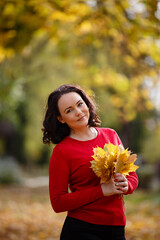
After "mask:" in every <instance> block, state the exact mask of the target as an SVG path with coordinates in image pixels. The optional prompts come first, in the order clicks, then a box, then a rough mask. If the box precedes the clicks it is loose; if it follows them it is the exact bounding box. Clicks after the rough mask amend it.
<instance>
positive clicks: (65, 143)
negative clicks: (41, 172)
mask: <svg viewBox="0 0 160 240" xmlns="http://www.w3.org/2000/svg"><path fill="white" fill-rule="evenodd" d="M96 129H97V131H98V135H97V137H96V138H94V139H92V140H88V141H79V140H75V139H72V138H70V137H69V136H68V137H66V138H65V139H63V140H62V141H61V142H60V143H59V144H57V145H56V146H55V148H54V150H53V153H52V156H51V160H50V164H49V192H50V200H51V204H52V207H53V209H54V211H55V212H64V211H68V216H70V217H73V218H77V219H80V220H83V221H86V222H90V223H95V224H101V225H125V223H126V219H125V215H124V206H123V202H122V200H121V198H120V197H119V195H112V196H109V197H108V196H107V197H106V196H104V195H103V192H102V189H101V185H100V179H99V178H98V177H97V176H96V175H95V174H94V172H93V171H92V169H91V168H90V166H91V163H90V161H92V160H93V158H92V156H93V148H94V147H97V146H99V147H101V148H103V147H104V145H105V143H108V142H111V143H113V144H115V145H119V144H122V143H121V140H120V139H119V137H118V135H117V133H116V132H115V131H114V130H112V129H109V128H96ZM127 179H128V184H129V189H128V192H127V193H126V194H130V193H132V192H133V191H134V190H135V189H136V187H137V185H138V178H137V175H136V173H135V172H132V173H130V175H129V176H128V177H127ZM68 186H69V189H70V191H69V192H68Z"/></svg>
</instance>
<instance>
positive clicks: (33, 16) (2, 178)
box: [0, 0, 160, 240]
mask: <svg viewBox="0 0 160 240" xmlns="http://www.w3.org/2000/svg"><path fill="white" fill-rule="evenodd" d="M0 19H1V20H0V225H1V227H0V240H14V239H18V240H21V239H22V240H34V239H36V240H37V239H46V240H51V239H55V240H58V236H59V232H60V229H61V226H62V223H63V219H64V217H65V214H63V213H62V214H55V213H54V212H53V211H52V209H51V206H50V202H49V196H48V186H47V185H48V163H49V159H50V154H51V152H52V149H53V147H54V146H50V147H49V146H46V145H44V144H43V143H42V132H41V128H42V122H43V117H44V113H45V107H46V102H47V97H48V95H49V93H50V92H51V91H53V90H54V89H55V88H57V87H58V86H59V85H61V84H64V83H71V84H78V85H80V86H82V87H83V88H84V89H85V90H86V91H87V93H88V94H89V95H91V96H95V100H96V102H97V105H98V113H99V115H100V118H101V120H102V127H110V128H114V129H115V130H116V131H117V133H118V134H119V136H120V138H121V139H122V142H123V143H124V146H125V147H129V149H130V150H132V151H133V152H134V153H137V154H138V160H137V162H136V164H137V165H139V166H140V167H139V169H138V171H137V173H138V176H139V180H140V183H139V187H138V189H137V190H136V192H135V193H134V194H133V195H131V196H126V197H125V202H126V215H127V219H128V221H127V228H126V235H127V240H141V239H142V240H143V239H145V240H150V239H158V238H160V230H159V224H160V1H159V0H123V1H118V0H79V1H78V0H77V1H76V0H38V1H36V0H3V1H1V2H0Z"/></svg>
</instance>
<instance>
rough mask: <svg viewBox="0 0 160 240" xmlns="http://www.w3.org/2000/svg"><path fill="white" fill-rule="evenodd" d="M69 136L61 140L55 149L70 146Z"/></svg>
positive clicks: (61, 149)
mask: <svg viewBox="0 0 160 240" xmlns="http://www.w3.org/2000/svg"><path fill="white" fill-rule="evenodd" d="M69 142H70V141H69V138H68V137H65V138H64V139H63V140H62V141H61V142H59V143H58V144H56V145H55V147H54V149H53V151H60V152H61V151H63V150H64V149H67V148H68V144H69Z"/></svg>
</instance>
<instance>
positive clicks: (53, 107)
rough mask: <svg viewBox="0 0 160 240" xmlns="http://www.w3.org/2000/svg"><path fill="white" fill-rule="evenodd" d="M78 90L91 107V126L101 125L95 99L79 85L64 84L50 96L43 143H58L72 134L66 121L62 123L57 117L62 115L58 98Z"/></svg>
mask: <svg viewBox="0 0 160 240" xmlns="http://www.w3.org/2000/svg"><path fill="white" fill-rule="evenodd" d="M70 92H76V93H78V94H79V95H80V96H81V98H82V99H83V100H84V102H85V103H86V105H87V106H88V108H89V113H90V118H89V121H88V125H89V126H93V127H96V126H99V125H100V123H101V121H100V119H99V117H98V115H97V113H96V106H95V103H94V102H93V100H92V99H91V98H90V97H89V96H87V94H86V93H85V92H84V90H82V89H81V88H80V87H79V86H75V85H69V84H66V85H62V86H60V87H59V88H58V89H56V90H55V91H53V92H52V93H51V94H50V95H49V97H48V103H47V109H46V113H45V117H44V121H43V128H42V131H43V143H45V144H50V143H53V144H57V143H59V142H61V141H62V140H63V139H64V138H65V137H66V136H68V135H69V134H70V128H69V126H68V125H67V124H66V123H61V122H60V121H59V120H58V119H57V117H58V116H60V112H59V109H58V100H59V99H60V97H61V96H62V95H64V94H66V93H70Z"/></svg>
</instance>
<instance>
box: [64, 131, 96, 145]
mask: <svg viewBox="0 0 160 240" xmlns="http://www.w3.org/2000/svg"><path fill="white" fill-rule="evenodd" d="M95 129H96V131H97V136H96V137H95V138H92V139H89V140H84V141H83V140H78V139H74V138H71V137H70V136H67V137H66V138H68V139H70V140H71V141H74V142H79V143H87V142H91V141H95V140H96V139H97V138H98V137H99V130H98V128H97V127H95Z"/></svg>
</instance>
